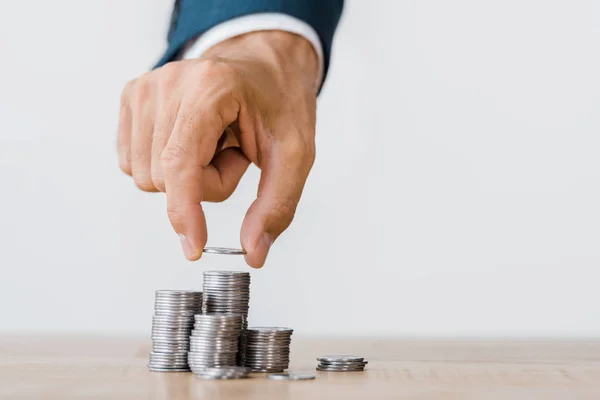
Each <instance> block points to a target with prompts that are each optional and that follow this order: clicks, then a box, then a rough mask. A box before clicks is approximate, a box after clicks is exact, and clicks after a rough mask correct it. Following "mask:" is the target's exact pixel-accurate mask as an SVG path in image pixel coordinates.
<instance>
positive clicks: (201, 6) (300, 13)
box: [156, 0, 344, 79]
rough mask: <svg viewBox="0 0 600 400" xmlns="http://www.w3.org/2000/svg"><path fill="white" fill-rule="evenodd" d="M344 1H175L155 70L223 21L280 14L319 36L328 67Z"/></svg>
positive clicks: (326, 68) (325, 72) (326, 66)
mask: <svg viewBox="0 0 600 400" xmlns="http://www.w3.org/2000/svg"><path fill="white" fill-rule="evenodd" d="M343 6H344V0H176V1H175V6H174V8H173V14H172V17H171V25H170V28H169V34H168V42H169V45H168V47H167V50H166V51H165V54H164V55H163V56H162V58H161V59H160V61H159V62H158V63H157V65H156V67H160V66H161V65H163V64H165V63H168V62H169V61H172V60H174V59H175V58H176V57H177V56H178V55H179V53H180V52H181V50H182V48H183V47H184V46H185V44H186V43H187V42H188V41H189V40H192V39H194V38H196V37H197V36H199V35H201V34H202V33H203V32H205V31H207V30H208V29H210V28H212V27H213V26H216V25H218V24H220V23H222V22H225V21H227V20H230V19H233V18H237V17H241V16H244V15H250V14H256V13H266V12H267V13H268V12H275V13H282V14H287V15H290V16H292V17H296V18H298V19H300V20H302V21H304V22H306V23H307V24H308V25H310V26H311V27H312V28H313V29H314V30H315V31H316V32H317V34H318V35H319V38H320V39H321V44H322V45H323V54H324V58H325V60H324V61H325V71H324V77H323V79H325V76H326V74H327V70H328V67H329V59H330V55H331V43H332V41H333V34H334V32H335V29H336V27H337V24H338V22H339V19H340V16H341V13H342V9H343Z"/></svg>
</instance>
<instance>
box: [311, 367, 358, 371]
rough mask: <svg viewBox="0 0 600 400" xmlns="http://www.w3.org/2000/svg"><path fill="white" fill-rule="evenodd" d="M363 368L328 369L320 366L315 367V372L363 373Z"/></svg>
mask: <svg viewBox="0 0 600 400" xmlns="http://www.w3.org/2000/svg"><path fill="white" fill-rule="evenodd" d="M364 370H365V369H364V368H359V367H355V368H351V367H346V368H330V367H322V366H317V371H330V372H355V371H364Z"/></svg>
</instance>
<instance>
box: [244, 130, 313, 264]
mask: <svg viewBox="0 0 600 400" xmlns="http://www.w3.org/2000/svg"><path fill="white" fill-rule="evenodd" d="M286 139H287V140H285V142H277V141H273V142H271V146H270V148H269V149H268V150H267V151H266V152H265V153H266V154H264V153H263V157H262V158H263V159H262V164H263V165H262V172H261V176H260V183H259V186H258V196H257V198H256V200H255V201H254V202H253V203H252V205H251V206H250V208H249V209H248V212H247V213H246V217H245V218H244V222H243V224H242V230H241V238H240V239H241V243H242V247H243V248H244V250H246V262H247V263H248V265H250V266H251V267H253V268H261V267H262V266H263V265H264V263H265V260H266V258H267V254H268V252H269V249H270V247H271V245H272V244H273V242H274V241H275V239H277V237H278V236H279V235H281V233H282V232H283V231H284V230H285V229H287V227H288V226H290V224H291V223H292V220H293V219H294V214H295V212H296V207H297V206H298V202H299V201H300V196H301V195H302V191H303V189H304V184H305V183H306V179H307V178H308V174H309V172H310V169H311V168H312V164H313V162H314V154H315V151H314V142H313V143H306V142H305V141H304V140H300V139H297V140H290V138H289V137H288V138H286Z"/></svg>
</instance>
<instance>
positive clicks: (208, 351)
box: [188, 314, 242, 375]
mask: <svg viewBox="0 0 600 400" xmlns="http://www.w3.org/2000/svg"><path fill="white" fill-rule="evenodd" d="M194 318H195V320H196V322H195V324H194V329H193V330H192V335H191V336H190V352H189V353H188V364H189V367H190V368H191V370H192V372H193V373H195V374H197V375H204V372H203V371H204V370H205V369H206V368H213V367H226V366H229V367H235V365H236V360H237V352H238V344H239V340H240V334H241V332H242V316H241V315H223V314H198V315H196V316H195V317H194ZM235 372H236V373H237V370H235Z"/></svg>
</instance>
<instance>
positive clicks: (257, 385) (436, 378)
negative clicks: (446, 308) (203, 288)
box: [0, 335, 600, 400]
mask: <svg viewBox="0 0 600 400" xmlns="http://www.w3.org/2000/svg"><path fill="white" fill-rule="evenodd" d="M149 347H150V341H149V340H147V339H133V338H114V337H113V338H111V337H107V338H100V337H94V338H83V337H67V336H63V337H58V336H57V337H33V336H26V335H21V336H10V337H0V398H1V399H74V398H77V399H82V398H86V399H178V400H179V399H210V400H218V399H278V400H281V399H302V400H313V399H368V400H374V399H431V400H433V399H440V400H450V399H452V400H455V399H456V400H458V399H460V400H470V399H478V400H479V399H483V400H487V399H490V400H498V399H511V400H519V399H544V400H553V399H569V400H572V399H594V400H598V399H600V340H508V341H500V340H494V341H484V340H301V339H298V338H294V340H293V343H292V365H291V368H290V369H291V370H294V371H311V372H316V371H315V366H316V360H315V358H316V357H317V356H319V355H324V354H328V353H329V354H331V353H334V354H335V353H341V354H344V353H346V354H347V353H351V354H359V355H361V356H364V357H366V358H367V359H368V360H369V364H368V366H367V370H366V371H365V372H358V373H356V372H355V373H335V372H329V373H328V372H316V374H317V379H315V380H313V381H297V382H285V381H284V382H276V381H269V380H267V379H266V378H265V376H264V375H262V374H257V375H254V376H253V377H252V378H251V379H246V380H237V381H204V380H200V379H197V378H195V377H194V376H193V375H192V374H191V373H153V372H149V371H148V370H147V368H146V363H147V354H148V350H149Z"/></svg>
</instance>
